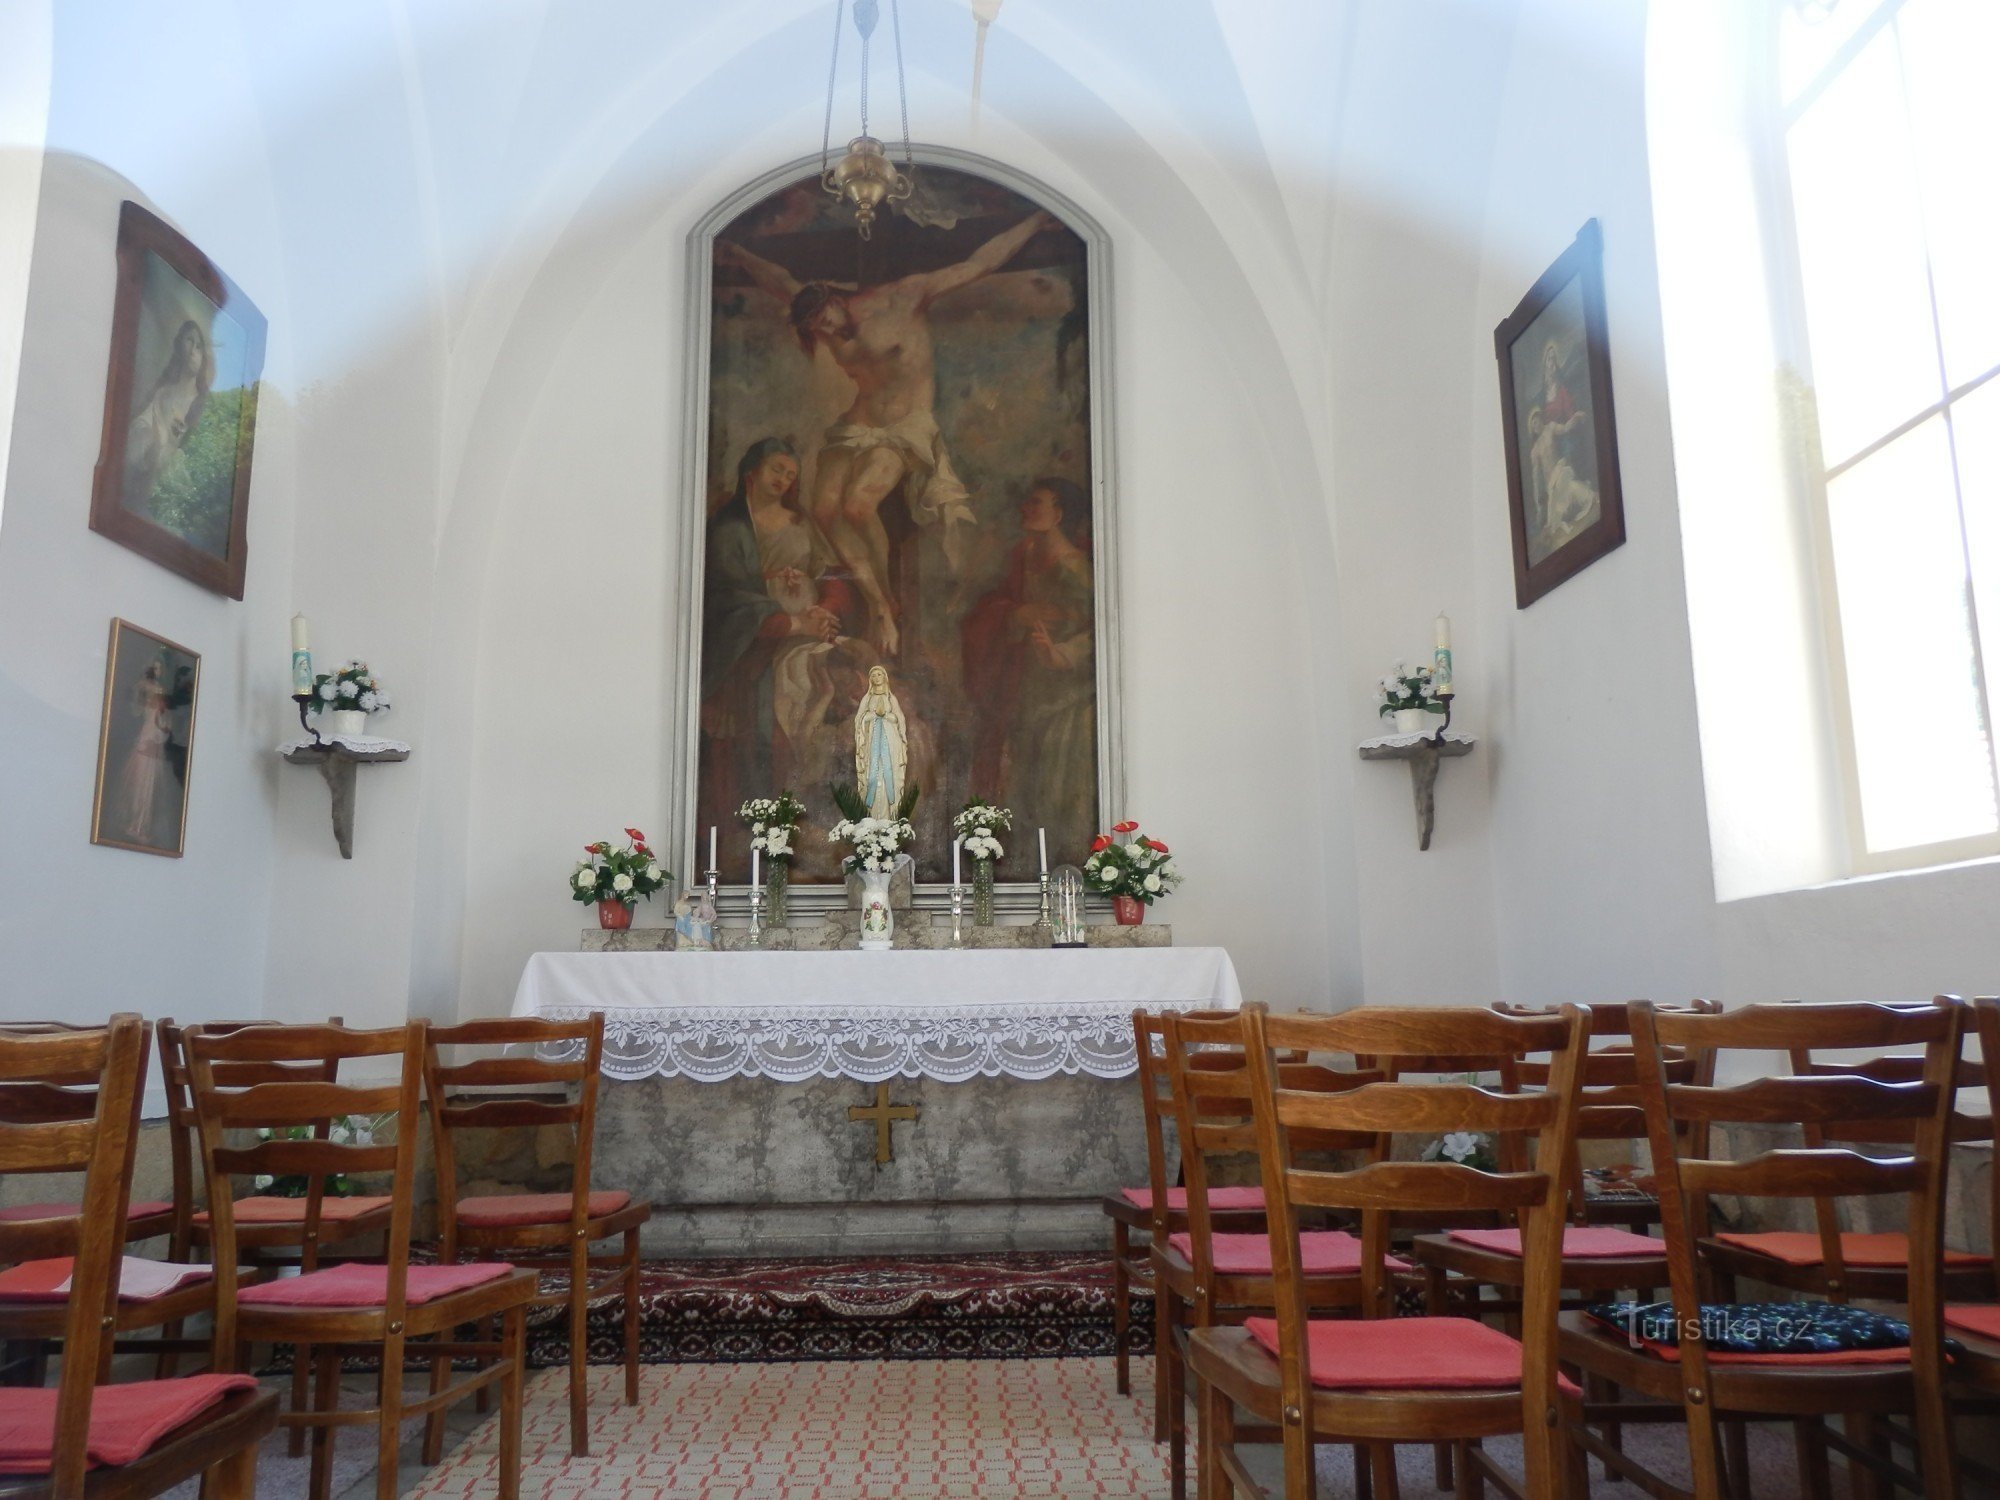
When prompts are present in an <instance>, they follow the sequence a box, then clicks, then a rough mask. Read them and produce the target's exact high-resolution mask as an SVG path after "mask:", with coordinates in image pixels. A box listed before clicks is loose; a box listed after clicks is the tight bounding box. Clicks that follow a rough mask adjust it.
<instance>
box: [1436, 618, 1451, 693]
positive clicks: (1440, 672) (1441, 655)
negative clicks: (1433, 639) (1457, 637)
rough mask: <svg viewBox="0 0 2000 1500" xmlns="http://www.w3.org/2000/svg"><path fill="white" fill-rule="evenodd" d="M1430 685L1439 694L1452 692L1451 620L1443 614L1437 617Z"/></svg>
mask: <svg viewBox="0 0 2000 1500" xmlns="http://www.w3.org/2000/svg"><path fill="white" fill-rule="evenodd" d="M1431 687H1432V689H1433V691H1435V692H1437V693H1440V694H1445V693H1450V692H1452V685H1451V621H1450V620H1449V619H1448V618H1446V617H1445V616H1444V615H1443V614H1440V615H1439V616H1438V617H1437V650H1436V651H1435V652H1434V653H1433V654H1432V656H1431Z"/></svg>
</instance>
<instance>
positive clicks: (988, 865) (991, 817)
mask: <svg viewBox="0 0 2000 1500" xmlns="http://www.w3.org/2000/svg"><path fill="white" fill-rule="evenodd" d="M1013 826H1014V814H1013V811H1012V810H1011V809H1009V808H1005V807H996V806H995V805H994V804H992V803H991V802H986V801H982V800H980V799H979V798H977V797H975V798H974V799H973V800H972V801H970V802H968V803H966V804H965V811H963V812H961V813H960V814H959V815H958V816H957V817H955V818H953V819H952V820H951V831H952V832H953V833H955V834H957V835H958V840H959V847H960V848H961V849H963V850H964V851H965V857H966V858H967V859H969V860H971V861H972V922H973V925H974V926H976V927H991V926H992V925H993V866H994V865H995V864H996V863H998V862H999V860H1000V859H1001V857H1002V856H1004V855H1005V854H1006V852H1007V851H1006V850H1005V849H1004V848H1003V847H1002V846H1001V843H1000V838H999V835H1001V834H1003V833H1005V832H1007V830H1008V829H1010V828H1012V827H1013Z"/></svg>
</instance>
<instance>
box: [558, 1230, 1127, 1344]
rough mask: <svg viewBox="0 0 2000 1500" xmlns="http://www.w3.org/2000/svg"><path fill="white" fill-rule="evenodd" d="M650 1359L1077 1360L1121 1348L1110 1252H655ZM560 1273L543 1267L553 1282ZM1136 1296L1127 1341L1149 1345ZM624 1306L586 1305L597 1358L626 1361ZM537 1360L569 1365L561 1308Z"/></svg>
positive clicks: (645, 1328)
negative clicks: (754, 1255) (765, 1255)
mask: <svg viewBox="0 0 2000 1500" xmlns="http://www.w3.org/2000/svg"><path fill="white" fill-rule="evenodd" d="M640 1277H641V1292H640V1325H639V1328H640V1349H641V1358H642V1359H644V1360H645V1362H646V1363H648V1364H716V1363H729V1364H756V1363H768V1362H771V1361H779V1360H882V1359H905V1360H907V1359H1069V1358H1078V1357H1085V1356H1102V1355H1108V1354H1110V1353H1111V1352H1112V1337H1113V1335H1112V1320H1111V1258H1110V1256H1109V1255H1108V1254H1103V1253H1097V1252H1087V1253H1066V1252H1025V1251H1022V1252H1007V1253H997V1254H983V1255H951V1256H944V1255H938V1256H905V1257H898V1258H896V1259H886V1258H871V1259H852V1258H827V1259H819V1258H812V1259H794V1260H761V1259H759V1260H752V1259H731V1260H655V1261H647V1262H646V1263H645V1265H644V1266H643V1268H642V1270H641V1272H640ZM561 1284H562V1278H561V1277H560V1276H559V1275H557V1274H555V1273H548V1274H547V1276H546V1281H545V1285H546V1286H547V1288H548V1289H549V1290H550V1291H554V1290H555V1289H556V1288H557V1287H559V1286H560V1285H561ZM1152 1316H1153V1313H1152V1302H1151V1299H1150V1298H1137V1299H1135V1302H1134V1307H1133V1322H1132V1328H1131V1344H1132V1347H1133V1348H1134V1349H1135V1350H1137V1351H1142V1352H1143V1351H1144V1350H1146V1349H1148V1348H1149V1347H1150V1340H1151V1337H1152ZM623 1318H624V1303H623V1301H622V1299H620V1298H618V1297H615V1296H613V1297H606V1298H602V1299H600V1300H599V1301H597V1302H595V1303H593V1304H592V1305H591V1309H590V1361H591V1363H592V1364H617V1363H619V1362H620V1361H621V1360H622V1359H623V1358H624V1326H623ZM528 1339H529V1358H530V1360H531V1362H532V1363H533V1364H535V1365H536V1366H554V1365H561V1364H566V1363H567V1362H568V1360H569V1325H568V1321H567V1319H566V1316H565V1314H564V1311H563V1309H562V1308H560V1307H553V1308H544V1309H541V1310H539V1311H538V1312H537V1313H536V1314H535V1315H534V1317H533V1319H532V1321H531V1323H530V1327H529V1332H528Z"/></svg>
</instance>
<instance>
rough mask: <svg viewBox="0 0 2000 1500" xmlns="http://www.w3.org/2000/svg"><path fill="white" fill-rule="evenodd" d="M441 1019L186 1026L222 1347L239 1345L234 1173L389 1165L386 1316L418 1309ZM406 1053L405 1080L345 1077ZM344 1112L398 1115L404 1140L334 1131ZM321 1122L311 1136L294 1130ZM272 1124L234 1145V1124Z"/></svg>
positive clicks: (309, 1173)
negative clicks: (413, 1284)
mask: <svg viewBox="0 0 2000 1500" xmlns="http://www.w3.org/2000/svg"><path fill="white" fill-rule="evenodd" d="M428 1029H429V1023H428V1022H424V1021H411V1022H409V1023H408V1024H407V1025H403V1026H393V1027H389V1028H387V1029H384V1030H381V1031H352V1030H349V1029H347V1028H346V1027H341V1026H244V1027H240V1028H238V1029H236V1030H233V1031H219V1032H210V1031H209V1030H208V1029H207V1028H206V1027H201V1026H193V1027H189V1028H188V1029H186V1030H185V1031H183V1032H182V1033H181V1046H182V1049H183V1051H184V1054H185V1057H186V1060H187V1072H188V1088H189V1093H190V1095H191V1097H192V1100H193V1105H194V1113H195V1119H196V1121H197V1124H198V1128H199V1130H200V1134H201V1156H202V1171H203V1176H204V1178H205V1179H206V1181H207V1184H208V1212H209V1225H210V1237H211V1241H212V1243H213V1246H214V1252H215V1279H216V1299H217V1303H218V1306H217V1311H216V1348H217V1349H218V1351H227V1350H230V1349H233V1348H234V1347H235V1316H236V1266H237V1262H238V1255H237V1243H236V1213H235V1207H234V1200H235V1194H233V1193H232V1192H231V1191H230V1186H229V1183H230V1179H231V1178H232V1177H251V1178H255V1177H257V1176H259V1175H262V1174H266V1173H268V1174H269V1175H271V1176H274V1177H277V1176H284V1175H287V1174H303V1175H305V1176H306V1177H307V1179H308V1180H312V1179H315V1178H324V1177H327V1176H330V1175H332V1174H334V1173H337V1172H388V1173H391V1174H392V1176H393V1185H392V1187H391V1189H390V1193H391V1203H390V1210H389V1231H388V1243H387V1245H386V1247H385V1252H386V1253H385V1257H384V1258H385V1260H386V1261H387V1263H388V1268H389V1270H388V1297H387V1301H386V1304H385V1306H384V1309H383V1313H382V1321H384V1322H385V1323H392V1324H394V1325H396V1327H397V1328H398V1329H400V1328H401V1327H402V1325H403V1322H404V1319H405V1313H406V1310H407V1303H406V1296H405V1293H406V1288H407V1280H408V1272H409V1261H410V1218H411V1212H412V1201H411V1200H412V1197H413V1195H414V1191H415V1183H416V1164H417V1135H418V1131H417V1109H418V1093H419V1089H420V1086H421V1084H422V1081H423V1070H424V1036H425V1033H426V1031H427V1030H428ZM361 1058H391V1059H395V1061H396V1067H397V1072H396V1075H395V1077H394V1079H393V1081H384V1082H381V1083H370V1084H348V1083H341V1082H339V1081H338V1080H339V1069H340V1065H341V1064H342V1063H343V1062H349V1061H353V1060H357V1059H361ZM343 1115H375V1116H387V1117H389V1119H390V1120H391V1121H393V1128H394V1133H395V1139H394V1141H393V1142H391V1143H390V1144H388V1145H378V1144H375V1143H374V1142H372V1141H371V1142H370V1143H369V1144H367V1145H361V1144H358V1143H353V1142H340V1141H335V1140H333V1139H331V1138H330V1137H329V1136H328V1135H326V1134H325V1133H323V1132H321V1131H320V1130H319V1128H318V1127H319V1124H320V1122H321V1121H330V1120H333V1119H335V1118H338V1117H340V1116H343ZM296 1125H310V1126H313V1127H314V1135H313V1137H312V1138H311V1139H309V1140H291V1139H288V1138H287V1137H286V1136H285V1135H284V1134H283V1133H282V1132H284V1131H285V1130H287V1129H289V1128H290V1127H292V1126H296ZM264 1128H269V1129H271V1130H273V1131H276V1132H279V1134H278V1135H276V1136H274V1138H273V1139H271V1140H259V1141H256V1142H254V1143H252V1144H250V1145H244V1146H238V1145H232V1144H231V1141H232V1139H235V1138H236V1137H235V1136H234V1134H233V1133H235V1132H243V1131H256V1130H260V1129H264Z"/></svg>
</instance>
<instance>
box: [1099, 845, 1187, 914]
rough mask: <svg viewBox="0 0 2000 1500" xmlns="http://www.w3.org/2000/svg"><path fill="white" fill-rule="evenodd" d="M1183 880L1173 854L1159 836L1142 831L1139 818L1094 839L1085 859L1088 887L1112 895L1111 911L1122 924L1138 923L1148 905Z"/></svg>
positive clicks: (1105, 894) (1103, 894)
mask: <svg viewBox="0 0 2000 1500" xmlns="http://www.w3.org/2000/svg"><path fill="white" fill-rule="evenodd" d="M1180 883H1181V872H1180V870H1179V869H1178V868H1177V867H1176V866H1175V864H1174V859H1173V854H1172V853H1171V852H1170V851H1169V850H1168V848H1167V846H1166V845H1165V844H1163V843H1161V842H1160V841H1159V840H1158V839H1149V838H1146V837H1144V836H1143V835H1141V834H1140V832H1139V825H1138V824H1137V823H1136V822H1132V821H1130V820H1127V821H1126V822H1123V823H1114V824H1113V825H1112V828H1111V832H1109V833H1100V834H1099V835H1098V836H1097V837H1096V838H1095V839H1093V840H1092V841H1091V845H1090V858H1088V859H1086V860H1085V861H1084V862H1083V885H1084V889H1085V890H1087V891H1092V892H1094V893H1096V894H1097V895H1100V896H1109V897H1110V898H1111V914H1112V916H1113V918H1114V919H1115V920H1116V921H1117V923H1118V925H1119V926H1120V927H1137V926H1138V925H1139V924H1140V923H1141V922H1143V921H1145V920H1146V908H1147V907H1149V906H1151V905H1152V904H1153V903H1154V902H1155V901H1157V900H1159V899H1160V897H1162V896H1164V895H1166V894H1167V892H1169V891H1171V890H1172V889H1173V888H1174V887H1175V886H1177V885H1179V884H1180Z"/></svg>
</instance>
